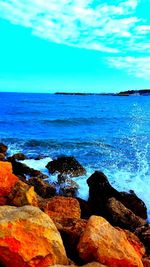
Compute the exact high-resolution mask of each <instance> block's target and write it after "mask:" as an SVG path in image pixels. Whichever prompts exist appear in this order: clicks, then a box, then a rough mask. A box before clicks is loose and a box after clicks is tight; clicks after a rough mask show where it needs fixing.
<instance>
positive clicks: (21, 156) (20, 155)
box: [11, 153, 27, 160]
mask: <svg viewBox="0 0 150 267" xmlns="http://www.w3.org/2000/svg"><path fill="white" fill-rule="evenodd" d="M25 159H27V156H25V155H24V154H23V153H16V154H14V155H13V156H11V160H25Z"/></svg>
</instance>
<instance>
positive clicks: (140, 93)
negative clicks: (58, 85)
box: [55, 89, 150, 96]
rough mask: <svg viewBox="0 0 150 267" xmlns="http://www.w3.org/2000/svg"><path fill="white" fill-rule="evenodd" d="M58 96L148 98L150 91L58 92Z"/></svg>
mask: <svg viewBox="0 0 150 267" xmlns="http://www.w3.org/2000/svg"><path fill="white" fill-rule="evenodd" d="M55 94H56V95H79V96H88V95H104V96H105V95H106V96H107V95H109V96H147V95H150V89H140V90H128V91H122V92H119V93H78V92H71V93H69V92H56V93H55Z"/></svg>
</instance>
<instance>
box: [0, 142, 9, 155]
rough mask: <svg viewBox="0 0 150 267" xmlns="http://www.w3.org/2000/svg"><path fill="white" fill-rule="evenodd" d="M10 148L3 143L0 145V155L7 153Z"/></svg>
mask: <svg viewBox="0 0 150 267" xmlns="http://www.w3.org/2000/svg"><path fill="white" fill-rule="evenodd" d="M7 149H8V147H7V146H6V145H4V144H3V143H0V153H3V154H5V153H6V152H7Z"/></svg>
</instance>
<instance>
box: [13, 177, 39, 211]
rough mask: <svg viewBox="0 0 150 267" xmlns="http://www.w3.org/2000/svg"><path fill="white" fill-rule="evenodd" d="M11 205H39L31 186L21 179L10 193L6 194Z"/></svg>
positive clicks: (37, 197)
mask: <svg viewBox="0 0 150 267" xmlns="http://www.w3.org/2000/svg"><path fill="white" fill-rule="evenodd" d="M8 199H9V202H10V204H11V205H14V206H17V207H22V206H25V205H32V206H35V207H38V206H39V196H38V195H37V194H36V192H35V191H34V187H33V186H29V185H27V184H25V183H24V182H22V181H18V182H17V183H16V184H15V186H14V188H13V189H12V191H11V193H10V194H9V195H8Z"/></svg>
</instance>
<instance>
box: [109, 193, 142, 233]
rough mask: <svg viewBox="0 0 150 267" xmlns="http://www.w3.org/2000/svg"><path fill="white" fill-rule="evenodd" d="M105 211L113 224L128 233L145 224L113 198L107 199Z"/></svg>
mask: <svg viewBox="0 0 150 267" xmlns="http://www.w3.org/2000/svg"><path fill="white" fill-rule="evenodd" d="M107 210H108V213H109V216H110V219H111V222H112V223H113V224H116V225H117V226H120V227H122V228H125V229H129V230H130V231H134V230H135V229H136V228H137V227H141V226H143V225H146V224H147V223H146V221H145V220H143V219H142V218H140V217H138V216H136V215H135V214H134V213H133V212H132V211H131V210H129V209H127V208H126V207H125V206H124V205H123V204H122V203H121V202H120V201H118V200H116V199H115V198H110V199H108V201H107Z"/></svg>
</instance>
